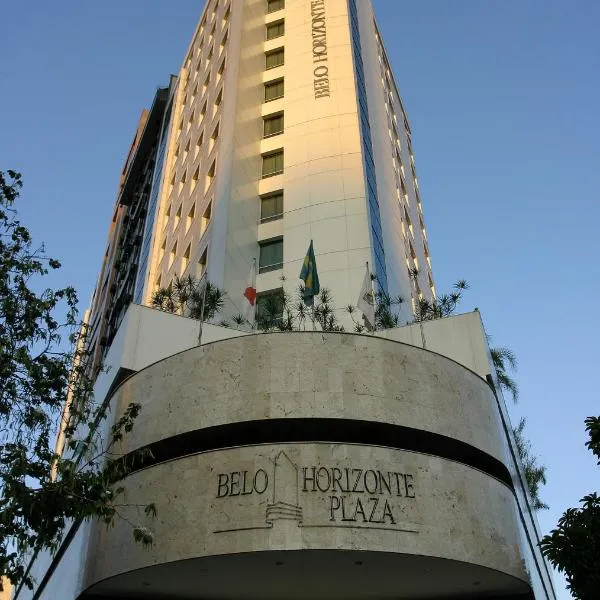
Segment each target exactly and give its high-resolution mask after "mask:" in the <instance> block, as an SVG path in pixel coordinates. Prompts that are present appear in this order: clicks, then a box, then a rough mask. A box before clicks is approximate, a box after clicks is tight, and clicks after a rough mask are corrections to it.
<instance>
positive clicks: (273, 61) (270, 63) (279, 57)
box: [265, 48, 283, 69]
mask: <svg viewBox="0 0 600 600" xmlns="http://www.w3.org/2000/svg"><path fill="white" fill-rule="evenodd" d="M265 58H266V64H265V68H266V69H274V68H275V67H280V66H281V65H282V64H283V48H277V50H271V52H265Z"/></svg>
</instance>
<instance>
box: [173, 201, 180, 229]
mask: <svg viewBox="0 0 600 600" xmlns="http://www.w3.org/2000/svg"><path fill="white" fill-rule="evenodd" d="M179 221H181V204H180V205H179V208H178V209H177V212H176V213H175V226H174V227H175V228H176V227H177V225H179Z"/></svg>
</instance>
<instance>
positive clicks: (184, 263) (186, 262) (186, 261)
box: [181, 244, 191, 275]
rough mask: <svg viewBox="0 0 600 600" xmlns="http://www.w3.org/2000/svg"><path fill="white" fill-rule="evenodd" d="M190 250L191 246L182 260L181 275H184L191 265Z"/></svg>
mask: <svg viewBox="0 0 600 600" xmlns="http://www.w3.org/2000/svg"><path fill="white" fill-rule="evenodd" d="M190 250H191V244H190V245H189V246H188V247H187V248H186V250H185V252H184V253H183V258H182V259H181V275H183V273H184V272H185V270H186V269H187V268H188V265H189V264H190Z"/></svg>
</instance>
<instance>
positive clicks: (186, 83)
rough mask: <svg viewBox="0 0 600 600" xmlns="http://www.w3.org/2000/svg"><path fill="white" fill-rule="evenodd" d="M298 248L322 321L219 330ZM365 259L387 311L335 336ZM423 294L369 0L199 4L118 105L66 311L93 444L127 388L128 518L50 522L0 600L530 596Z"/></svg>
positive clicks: (267, 286) (529, 558) (498, 475)
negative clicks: (110, 183)
mask: <svg viewBox="0 0 600 600" xmlns="http://www.w3.org/2000/svg"><path fill="white" fill-rule="evenodd" d="M416 135H418V134H416ZM311 241H312V242H313V248H314V253H315V257H316V263H317V267H318V274H319V278H320V281H321V286H322V287H325V288H328V289H329V290H331V293H332V297H333V300H334V303H335V306H336V307H337V311H338V312H337V316H338V320H339V322H340V323H342V324H343V325H344V328H345V331H344V332H328V331H321V330H318V331H315V330H313V329H312V328H307V329H311V330H306V331H305V330H302V331H292V332H269V333H257V332H256V331H255V330H254V331H250V330H249V328H247V329H248V330H244V328H243V327H240V328H237V329H236V328H232V327H224V326H222V325H221V324H220V323H221V321H220V319H223V320H226V321H229V323H231V318H232V317H234V316H235V315H237V314H240V313H244V309H245V306H246V304H245V303H246V300H245V298H244V290H245V289H246V288H247V287H248V286H249V285H251V286H253V287H255V289H256V292H257V310H258V313H259V315H260V312H261V310H263V309H264V308H263V307H264V306H266V305H267V302H269V304H270V305H273V304H275V305H277V298H280V297H281V294H282V289H283V288H286V291H288V292H290V293H293V292H294V290H296V289H297V288H298V284H299V273H300V270H301V267H302V263H303V260H304V257H305V255H306V253H307V249H308V247H309V244H310V243H311ZM367 263H368V267H369V271H370V272H371V273H372V274H373V275H374V279H373V285H374V286H375V288H376V290H377V291H380V292H382V293H385V294H387V295H389V296H390V297H394V298H396V297H398V296H400V297H402V298H403V299H404V302H403V303H401V304H399V305H397V306H395V307H394V310H395V311H396V314H397V316H398V326H397V327H393V328H390V329H382V330H378V331H376V332H369V333H364V334H359V333H353V332H352V331H353V327H352V320H351V319H350V315H349V314H348V313H347V312H346V311H345V310H344V307H346V306H347V305H349V304H352V305H356V304H357V300H358V299H359V296H360V295H361V290H362V289H363V282H364V281H365V275H366V264H367ZM254 272H255V273H256V275H255V277H254V276H253V275H252V274H253V273H254ZM187 275H191V276H192V277H193V278H195V279H197V280H200V279H201V278H203V277H206V278H207V279H208V280H209V281H210V282H212V283H213V284H215V285H216V286H218V287H219V288H221V289H222V290H224V291H226V293H227V296H226V302H225V306H224V307H223V309H222V311H221V313H220V315H219V317H218V318H217V319H212V320H209V321H208V322H206V323H204V324H201V323H199V321H197V320H194V319H191V318H189V315H186V314H182V315H178V314H170V313H167V312H163V311H160V310H157V309H153V308H151V304H152V297H153V295H154V293H155V292H156V291H157V290H159V289H161V288H165V287H167V286H169V284H171V283H173V282H174V281H175V280H176V278H177V277H182V276H187ZM435 294H436V291H435V287H434V280H433V275H432V271H431V262H430V256H429V245H428V240H427V235H426V231H425V224H424V217H423V207H422V204H421V194H420V189H419V182H418V179H417V175H416V170H415V160H414V155H413V148H412V133H411V129H410V126H409V123H408V119H407V115H406V113H405V110H404V106H403V104H402V101H401V99H400V96H399V93H398V87H397V85H396V83H395V80H394V76H393V73H392V67H391V65H390V64H389V62H388V58H387V55H386V51H385V48H384V45H383V40H382V38H381V35H380V33H379V30H378V27H377V23H376V20H375V16H374V12H373V8H372V6H371V2H370V0H208V1H207V2H206V5H205V6H204V8H203V10H202V13H201V16H200V20H199V23H198V25H197V27H196V29H195V31H194V33H193V36H192V39H191V42H190V44H189V47H188V49H187V52H186V54H185V56H184V58H183V62H182V66H181V68H180V70H179V72H178V73H177V75H174V76H172V77H171V79H170V81H169V83H168V85H166V86H165V87H163V88H160V89H158V90H157V92H156V94H155V97H154V100H153V102H152V104H151V107H150V108H149V109H148V110H145V111H143V113H142V115H141V117H140V121H139V123H138V126H137V130H136V133H135V136H134V139H133V141H132V144H131V147H130V149H129V152H128V155H127V158H126V161H125V164H124V167H123V172H122V174H121V178H120V181H119V186H118V190H117V199H116V203H115V208H114V213H113V218H112V221H111V224H110V230H109V237H108V243H107V246H106V252H105V255H104V258H103V262H102V267H101V272H100V276H99V279H98V283H97V286H96V289H95V292H94V296H93V298H92V302H91V306H90V310H89V311H88V313H87V316H86V330H87V336H86V343H87V345H88V349H89V351H90V353H91V356H92V364H93V368H94V375H95V376H96V383H95V388H94V394H95V398H96V401H97V402H99V403H102V405H103V406H105V408H106V412H107V419H106V420H105V421H103V422H102V424H101V425H100V429H99V433H98V435H99V436H100V437H102V436H105V435H108V432H109V431H110V425H111V424H112V423H113V422H114V420H115V419H117V418H119V416H120V415H121V414H122V413H123V411H124V410H125V408H126V407H127V405H128V404H129V403H130V402H137V403H139V404H140V405H141V408H142V409H141V413H140V416H139V417H138V418H137V419H136V422H135V425H134V428H133V431H132V432H131V433H130V434H128V436H127V438H126V439H125V440H124V442H123V447H122V448H121V451H122V452H123V453H124V454H127V453H130V452H134V451H135V450H137V449H139V448H142V447H149V448H150V449H151V451H152V459H151V460H150V461H149V462H147V463H146V464H145V466H144V468H143V469H138V470H136V471H134V472H132V473H131V474H129V475H128V476H127V477H126V478H125V479H124V480H123V482H122V485H123V487H124V489H125V498H126V501H127V505H128V506H127V507H125V508H124V509H123V510H125V511H129V512H128V513H127V520H125V519H119V520H117V522H116V523H115V524H114V527H112V528H110V529H107V528H106V527H105V526H104V525H103V524H100V523H97V522H95V521H89V522H88V521H81V522H77V521H76V522H72V523H69V525H68V527H67V529H66V531H65V535H64V537H63V540H62V542H61V544H60V546H59V548H58V549H57V551H56V552H55V553H54V554H50V553H48V554H43V553H40V554H39V555H37V556H34V557H31V562H30V568H31V573H32V574H33V576H34V577H35V581H36V583H35V586H34V589H33V590H27V589H24V588H21V589H17V590H16V596H15V597H16V598H18V599H19V600H22V599H27V600H29V599H32V598H35V599H39V600H57V599H60V600H92V599H96V600H108V599H109V598H110V599H121V600H129V599H133V598H156V599H166V598H169V599H186V598H202V599H221V598H222V599H225V598H231V599H248V600H258V599H263V598H266V599H273V600H275V599H283V600H285V599H298V600H300V599H308V598H311V599H323V600H325V599H340V600H341V599H344V600H353V599H356V600H359V599H367V598H368V599H373V600H375V599H390V600H391V599H400V598H411V599H415V598H422V599H434V598H456V599H458V598H461V599H462V598H506V599H513V600H516V599H523V600H524V599H535V600H542V599H543V600H555V594H554V590H553V586H552V581H551V577H550V574H549V569H548V566H547V564H546V563H545V561H544V559H543V558H542V556H541V554H540V552H539V548H538V545H537V543H538V540H539V537H540V532H539V529H538V526H537V521H536V518H535V514H534V511H533V509H532V503H531V498H530V497H529V493H528V491H527V486H526V482H525V478H524V474H523V470H522V467H521V465H520V461H519V458H518V452H517V448H516V445H515V440H514V438H513V434H512V428H511V425H510V421H509V417H508V414H507V411H506V406H505V403H504V400H503V397H502V391H501V388H500V387H499V385H498V382H497V379H496V375H495V370H494V367H493V365H492V363H491V360H490V354H489V348H488V346H487V341H486V335H485V331H484V329H483V325H482V322H481V317H480V314H479V312H472V313H468V314H464V315H458V316H453V317H447V318H444V319H437V320H432V321H426V322H421V323H415V306H416V304H417V303H418V301H419V299H426V300H432V299H433V298H435ZM270 300H275V303H273V302H270ZM317 329H319V328H318V327H317ZM200 333H201V342H202V343H200V342H199V340H200ZM100 364H102V365H103V366H104V367H107V368H104V369H102V370H101V369H100V368H99V366H100ZM66 411H67V414H68V405H67V409H66ZM63 444H64V439H63V437H60V438H59V443H58V450H59V451H62V450H63ZM149 502H154V503H155V504H156V507H157V516H156V517H155V518H153V519H152V518H151V517H148V516H146V515H144V514H139V511H138V512H136V508H135V507H136V506H139V505H144V504H147V503H149ZM130 523H139V524H141V525H143V526H144V527H148V528H149V529H151V530H152V531H153V534H154V544H153V545H152V547H151V548H149V549H146V548H143V547H141V546H140V545H139V544H136V543H135V542H134V541H133V539H132V532H131V525H130Z"/></svg>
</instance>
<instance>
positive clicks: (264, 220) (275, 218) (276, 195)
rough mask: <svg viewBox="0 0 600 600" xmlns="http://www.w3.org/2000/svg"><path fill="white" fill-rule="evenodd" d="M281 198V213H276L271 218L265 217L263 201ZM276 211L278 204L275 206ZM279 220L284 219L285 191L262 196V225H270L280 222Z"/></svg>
mask: <svg viewBox="0 0 600 600" xmlns="http://www.w3.org/2000/svg"><path fill="white" fill-rule="evenodd" d="M279 197H280V198H281V211H280V212H274V213H273V214H271V215H269V216H266V217H265V216H263V201H267V200H272V199H273V198H279ZM275 210H277V203H276V206H275ZM279 219H283V190H277V191H275V192H270V193H268V194H263V195H262V196H260V222H261V223H270V222H271V221H278V220H279Z"/></svg>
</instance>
